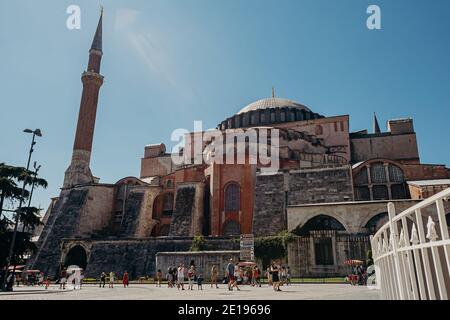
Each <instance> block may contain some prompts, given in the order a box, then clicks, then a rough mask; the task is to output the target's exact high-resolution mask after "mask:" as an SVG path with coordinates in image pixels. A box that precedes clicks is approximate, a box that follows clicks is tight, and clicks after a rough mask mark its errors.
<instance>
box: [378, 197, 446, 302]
mask: <svg viewBox="0 0 450 320" xmlns="http://www.w3.org/2000/svg"><path fill="white" fill-rule="evenodd" d="M449 199H450V188H449V189H446V190H444V191H442V192H440V193H438V194H435V195H434V196H432V197H430V198H428V199H426V200H424V201H422V202H420V203H418V204H416V205H414V206H412V207H411V208H409V209H406V210H405V211H403V212H401V213H400V214H398V215H396V214H395V207H394V204H393V203H392V202H391V203H389V204H388V213H389V221H388V223H386V224H385V225H384V226H382V227H381V228H380V229H379V230H378V232H377V233H376V234H375V235H374V236H373V237H371V245H372V254H373V259H374V264H375V269H376V274H377V286H378V287H379V288H380V289H381V294H382V298H383V299H389V300H448V298H449V296H450V239H449V229H448V225H447V221H446V212H445V206H444V201H446V202H447V201H449Z"/></svg>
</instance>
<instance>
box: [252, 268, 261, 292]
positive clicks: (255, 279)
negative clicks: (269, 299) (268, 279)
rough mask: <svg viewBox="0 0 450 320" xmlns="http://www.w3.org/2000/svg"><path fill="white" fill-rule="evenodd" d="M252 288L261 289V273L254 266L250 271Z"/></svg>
mask: <svg viewBox="0 0 450 320" xmlns="http://www.w3.org/2000/svg"><path fill="white" fill-rule="evenodd" d="M254 286H259V287H261V272H260V271H259V268H258V266H254V267H253V269H252V287H254Z"/></svg>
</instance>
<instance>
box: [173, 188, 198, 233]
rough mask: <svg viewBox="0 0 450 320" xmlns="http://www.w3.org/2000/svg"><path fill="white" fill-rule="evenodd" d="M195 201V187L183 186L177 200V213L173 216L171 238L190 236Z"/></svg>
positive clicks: (179, 189) (178, 191) (178, 192)
mask: <svg viewBox="0 0 450 320" xmlns="http://www.w3.org/2000/svg"><path fill="white" fill-rule="evenodd" d="M194 201H195V187H194V186H189V185H187V186H181V187H179V188H178V190H177V194H176V198H175V211H174V213H173V215H172V222H171V224H170V231H169V236H171V237H173V236H189V235H190V233H191V228H192V210H193V207H194Z"/></svg>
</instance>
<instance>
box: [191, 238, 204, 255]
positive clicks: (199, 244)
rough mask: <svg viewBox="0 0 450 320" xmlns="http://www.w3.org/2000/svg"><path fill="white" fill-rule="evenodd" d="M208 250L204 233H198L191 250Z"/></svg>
mask: <svg viewBox="0 0 450 320" xmlns="http://www.w3.org/2000/svg"><path fill="white" fill-rule="evenodd" d="M202 250H206V241H205V238H204V237H203V236H202V235H197V236H195V237H194V239H192V244H191V248H190V251H202Z"/></svg>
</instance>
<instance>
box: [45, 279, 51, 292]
mask: <svg viewBox="0 0 450 320" xmlns="http://www.w3.org/2000/svg"><path fill="white" fill-rule="evenodd" d="M49 286H50V278H49V277H45V290H47V289H48V287H49Z"/></svg>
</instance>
